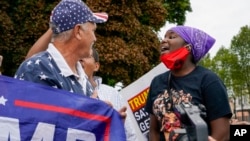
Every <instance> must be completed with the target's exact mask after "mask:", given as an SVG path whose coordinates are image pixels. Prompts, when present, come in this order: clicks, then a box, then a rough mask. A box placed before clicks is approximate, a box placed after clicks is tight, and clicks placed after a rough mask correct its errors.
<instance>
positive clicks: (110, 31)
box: [0, 0, 191, 85]
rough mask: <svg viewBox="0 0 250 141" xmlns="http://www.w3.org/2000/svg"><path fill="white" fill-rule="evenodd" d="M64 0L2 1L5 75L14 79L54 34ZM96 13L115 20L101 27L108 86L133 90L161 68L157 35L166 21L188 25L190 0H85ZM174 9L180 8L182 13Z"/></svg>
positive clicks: (103, 73)
mask: <svg viewBox="0 0 250 141" xmlns="http://www.w3.org/2000/svg"><path fill="white" fill-rule="evenodd" d="M58 2H59V0H55V1H50V0H2V1H0V7H1V11H0V23H1V24H0V31H2V32H1V33H2V34H1V35H0V41H1V42H0V54H2V55H3V56H4V62H3V68H2V73H3V74H4V75H10V76H13V75H14V73H15V71H16V69H17V68H18V66H19V65H20V63H21V62H22V61H23V60H24V57H25V55H26V53H27V51H28V49H29V48H30V47H31V46H32V45H33V44H34V42H35V41H36V40H37V39H38V38H39V37H40V36H41V35H42V34H43V33H44V32H45V31H46V30H47V29H48V21H49V16H50V12H51V10H52V9H53V7H54V6H55V5H56V4H57V3H58ZM84 2H85V3H86V4H87V5H88V6H89V7H90V8H91V9H92V11H93V12H99V11H104V12H107V13H108V14H109V20H108V22H107V23H104V24H98V28H97V31H96V36H97V39H98V40H97V42H96V44H95V45H94V46H95V47H96V48H97V50H98V52H99V54H100V63H101V65H102V66H101V68H100V71H99V73H98V74H97V75H100V76H102V77H103V81H104V83H108V84H111V82H112V83H115V82H118V81H122V82H123V83H124V85H128V84H129V83H131V82H133V81H134V80H136V79H138V78H139V77H140V76H142V75H143V74H145V73H146V72H148V71H149V70H150V69H152V68H153V67H154V66H156V65H157V64H158V63H159V55H160V54H159V49H158V46H159V39H158V37H157V31H158V30H159V29H160V28H161V27H162V26H163V25H164V24H165V22H166V20H169V21H170V22H173V23H178V24H183V23H184V21H185V18H184V17H185V13H186V11H191V8H190V4H189V1H188V0H181V1H179V2H174V1H163V0H84ZM169 8H176V9H177V11H175V10H174V9H171V10H170V11H168V9H169Z"/></svg>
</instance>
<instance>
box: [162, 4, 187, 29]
mask: <svg viewBox="0 0 250 141" xmlns="http://www.w3.org/2000/svg"><path fill="white" fill-rule="evenodd" d="M164 7H165V8H166V9H167V11H168V14H167V16H166V19H167V21H169V23H177V24H178V25H182V24H183V23H185V21H186V16H185V14H186V12H187V11H188V12H192V8H191V7H190V2H189V0H165V2H164Z"/></svg>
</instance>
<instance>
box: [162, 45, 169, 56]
mask: <svg viewBox="0 0 250 141" xmlns="http://www.w3.org/2000/svg"><path fill="white" fill-rule="evenodd" d="M167 52H169V47H168V46H162V47H161V54H163V53H167Z"/></svg>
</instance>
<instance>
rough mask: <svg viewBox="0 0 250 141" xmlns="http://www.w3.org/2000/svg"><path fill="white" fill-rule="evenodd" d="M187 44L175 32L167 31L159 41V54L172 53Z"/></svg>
mask: <svg viewBox="0 0 250 141" xmlns="http://www.w3.org/2000/svg"><path fill="white" fill-rule="evenodd" d="M186 44H187V43H186V42H185V41H184V40H183V39H182V38H181V37H180V36H179V35H178V34H176V33H175V32H173V31H171V30H168V31H167V32H166V34H165V36H164V39H163V40H162V41H161V45H160V50H161V54H164V53H169V52H172V51H174V50H176V49H179V48H180V47H183V46H184V45H186Z"/></svg>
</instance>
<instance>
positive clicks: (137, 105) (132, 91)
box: [119, 63, 168, 141]
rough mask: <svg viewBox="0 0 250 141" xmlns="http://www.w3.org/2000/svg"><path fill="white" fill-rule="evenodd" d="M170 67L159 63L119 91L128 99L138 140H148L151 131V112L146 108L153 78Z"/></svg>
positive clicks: (129, 114)
mask: <svg viewBox="0 0 250 141" xmlns="http://www.w3.org/2000/svg"><path fill="white" fill-rule="evenodd" d="M167 70H168V69H167V68H166V67H165V65H164V64H163V63H160V64H158V65H157V66H156V67H154V68H153V69H152V70H150V71H149V72H148V73H146V74H145V75H143V76H142V77H140V78H139V79H137V80H136V81H134V82H133V83H131V84H130V85H128V86H127V87H125V88H123V89H122V90H121V91H120V92H119V93H120V94H121V95H122V97H123V98H124V99H125V101H126V105H127V107H128V110H127V111H128V116H130V117H131V119H132V122H133V123H134V124H133V125H134V129H135V130H136V132H137V138H138V141H147V140H148V133H149V122H150V119H149V113H147V111H146V110H145V109H144V106H145V105H146V100H147V96H148V92H149V86H150V83H151V81H152V79H153V78H154V77H155V76H156V75H158V74H160V73H163V72H165V71H167Z"/></svg>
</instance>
